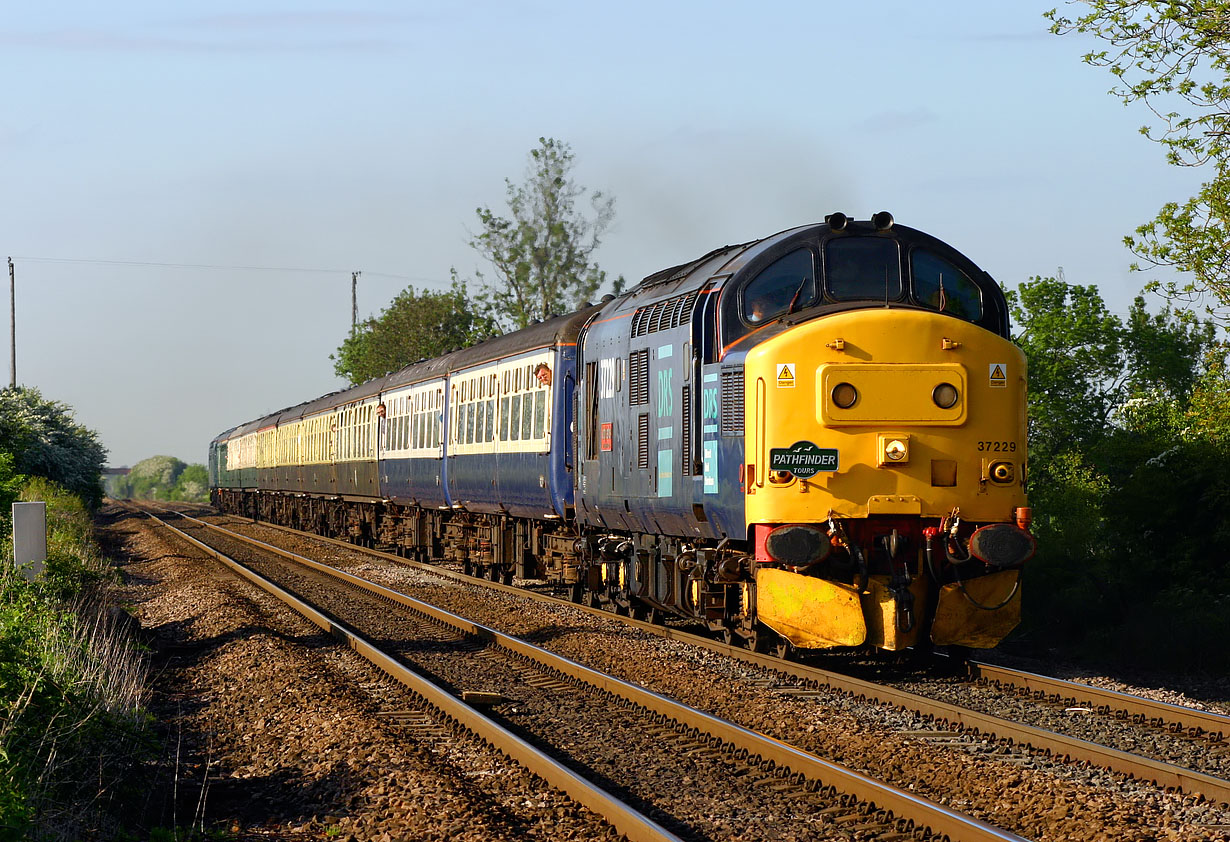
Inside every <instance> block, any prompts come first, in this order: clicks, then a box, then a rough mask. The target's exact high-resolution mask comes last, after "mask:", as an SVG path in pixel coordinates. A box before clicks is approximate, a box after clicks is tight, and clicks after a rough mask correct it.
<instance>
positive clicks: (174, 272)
mask: <svg viewBox="0 0 1230 842" xmlns="http://www.w3.org/2000/svg"><path fill="white" fill-rule="evenodd" d="M1054 4H1055V0H1047V2H1044V3H1041V4H1037V5H1035V4H1034V3H1032V2H1026V0H1013V2H1010V3H989V2H986V0H969V2H967V1H966V0H960V1H959V2H958V0H951V1H947V0H946V1H944V2H936V3H918V2H916V0H915V1H913V2H910V1H908V0H881V2H877V3H875V4H855V3H848V2H846V3H836V2H828V0H810V2H798V3H794V2H773V0H764V2H760V3H757V4H751V3H736V2H705V3H701V2H670V1H669V0H665V2H664V1H663V0H658V2H654V3H646V2H641V0H623V2H620V3H607V4H586V3H578V2H575V0H573V2H554V0H499V2H493V1H492V0H471V2H468V3H465V4H460V3H445V2H412V1H411V0H405V1H404V2H391V0H390V1H389V2H379V1H378V0H372V2H357V3H341V2H338V0H333V2H313V0H296V2H290V0H286V2H272V0H243V2H238V0H213V1H212V2H209V3H204V2H199V0H181V2H177V3H163V2H157V3H155V2H148V3H143V2H125V1H124V0H117V2H114V3H108V4H98V3H87V2H64V3H53V4H34V3H24V4H17V3H9V4H6V9H5V15H4V25H3V27H0V79H2V80H3V81H0V92H2V94H3V104H4V107H3V109H0V257H4V256H12V258H13V266H14V272H15V277H16V321H17V380H18V382H19V383H20V384H23V385H26V386H32V387H37V388H38V389H40V390H41V391H42V393H43V395H44V396H46V397H49V398H53V399H56V400H60V401H63V402H65V403H67V404H69V405H70V406H72V407H73V409H74V413H75V417H76V418H77V420H78V421H79V422H80V423H82V424H84V425H86V426H87V427H90V428H91V429H94V430H96V431H97V432H98V434H99V436H100V438H101V440H102V442H103V444H104V445H105V446H106V447H107V448H108V450H109V453H110V456H109V460H108V461H109V464H110V465H112V466H120V465H132V464H133V463H135V462H137V461H140V460H141V459H144V458H147V457H150V456H153V455H156V454H166V455H172V456H176V457H178V458H180V459H183V460H184V461H187V462H204V461H205V459H206V454H207V449H208V444H209V441H210V440H211V439H212V438H213V437H214V436H215V435H217V434H218V433H219V432H221V431H223V430H225V429H228V428H230V427H232V426H235V425H236V424H238V423H241V422H244V421H247V420H250V419H252V418H255V417H258V416H260V415H263V414H265V413H268V412H272V411H275V410H278V409H280V408H282V407H285V406H289V405H292V404H296V403H299V402H301V401H304V400H307V399H310V398H314V397H316V396H318V395H321V394H324V393H326V392H330V391H333V390H335V389H337V388H340V387H341V386H343V385H344V383H343V381H342V380H341V379H340V378H338V377H336V376H335V375H334V374H333V363H332V361H331V360H330V359H329V356H330V354H331V353H333V352H334V351H335V350H336V349H337V347H338V346H339V345H340V344H341V342H342V340H343V339H344V338H345V336H346V334H347V333H348V331H349V328H350V320H351V298H350V296H351V273H352V272H354V271H359V272H361V275H360V276H359V281H358V306H359V315H360V318H365V317H367V316H370V315H376V314H378V313H379V312H380V310H381V309H382V308H383V307H384V306H386V305H387V304H388V303H389V301H391V300H392V298H393V297H394V296H395V295H396V294H397V293H398V292H399V291H400V290H401V289H403V288H404V287H405V286H407V285H413V286H414V287H415V288H416V289H420V290H422V289H443V288H446V287H447V285H448V279H449V270H450V267H456V268H457V270H458V271H459V272H460V274H461V275H462V276H463V277H472V276H473V274H474V272H475V270H480V271H481V270H482V269H483V264H482V260H481V258H480V257H479V255H478V254H477V253H475V252H474V251H473V250H471V249H470V248H469V247H468V246H467V240H468V239H469V236H470V232H472V231H474V230H476V229H477V222H476V216H475V209H476V208H478V207H480V206H486V207H490V208H491V209H492V210H494V211H497V212H500V211H503V210H504V209H505V208H506V206H505V203H504V202H505V179H506V178H511V179H513V180H514V181H520V180H521V179H522V178H523V176H524V174H525V169H526V162H527V155H528V152H529V150H530V149H531V148H533V147H534V146H536V145H537V143H538V138H540V137H543V136H547V137H554V138H557V139H559V140H562V141H564V142H566V143H568V144H569V145H570V146H571V148H572V151H573V153H574V154H575V156H576V165H575V169H574V177H575V180H576V181H577V182H578V183H579V184H581V185H583V186H585V187H587V188H590V189H594V190H601V191H603V192H604V193H606V194H607V195H610V196H613V197H615V202H616V205H615V207H616V217H615V220H614V223H613V224H612V226H611V227H610V229H609V230H608V231H607V233H606V235H605V237H604V239H603V243H602V245H601V247H600V249H599V250H598V252H597V253H596V255H595V256H596V259H597V261H598V262H599V263H600V265H601V266H602V267H603V268H604V269H605V270H606V271H607V273H608V275H610V276H617V275H623V276H624V277H626V278H627V279H628V280H629V281H636V280H639V279H640V278H641V277H644V276H645V275H648V274H650V273H652V272H654V271H656V270H658V269H661V268H664V267H667V266H672V265H675V264H679V263H683V262H685V261H688V260H691V259H693V258H695V257H699V256H700V255H701V254H704V253H705V252H707V251H709V250H711V249H713V248H715V247H717V246H721V245H724V244H728V243H736V242H744V241H747V240H750V239H755V238H758V237H763V236H767V235H769V234H772V233H774V232H776V231H780V230H782V229H785V228H790V227H793V226H796V225H801V224H805V223H809V222H816V221H820V220H822V219H823V217H824V216H825V215H826V214H828V213H831V212H833V211H838V210H840V211H842V212H844V213H846V214H848V215H850V216H853V217H856V218H860V219H866V218H868V217H869V216H870V215H871V214H872V213H874V212H876V211H879V210H889V211H891V212H892V213H893V215H894V216H895V218H896V219H897V221H898V222H900V223H902V224H905V225H909V226H911V227H914V228H919V229H922V230H924V231H927V232H928V233H931V234H934V235H936V236H938V237H940V238H941V239H944V240H946V241H948V242H949V243H951V244H952V245H954V246H955V247H956V248H958V249H959V250H961V251H962V252H964V253H965V254H966V255H967V256H969V257H970V258H972V259H973V260H974V261H975V262H976V263H978V264H979V265H980V266H981V267H982V268H984V269H986V270H987V271H988V272H990V273H991V275H992V276H993V277H994V278H996V280H998V281H999V282H1000V283H1001V284H1002V285H1004V286H1005V287H1015V286H1017V285H1018V284H1020V283H1021V282H1022V281H1026V280H1028V279H1029V278H1030V277H1032V276H1035V275H1054V274H1056V272H1057V271H1058V269H1059V267H1063V272H1064V276H1065V277H1066V279H1067V280H1068V281H1069V282H1070V283H1079V284H1095V285H1097V286H1098V287H1099V289H1100V290H1101V292H1102V295H1103V297H1104V298H1105V300H1106V301H1107V303H1108V305H1109V306H1110V309H1111V310H1112V311H1115V312H1119V313H1123V312H1126V311H1127V309H1128V307H1129V306H1130V304H1131V301H1132V299H1133V297H1134V296H1135V295H1136V294H1137V293H1138V292H1139V291H1140V289H1141V287H1142V286H1143V285H1144V283H1145V282H1146V281H1147V280H1149V279H1150V278H1151V277H1162V278H1165V276H1158V275H1156V274H1145V273H1139V272H1131V271H1129V265H1130V263H1131V261H1132V257H1131V255H1130V254H1129V253H1128V251H1127V250H1126V248H1125V247H1124V245H1123V237H1124V235H1125V234H1128V233H1131V232H1132V231H1133V230H1134V229H1135V228H1136V226H1138V225H1140V224H1141V223H1143V222H1145V221H1147V220H1148V219H1150V218H1151V217H1152V216H1153V215H1154V214H1155V213H1156V212H1157V210H1158V208H1159V207H1160V206H1161V205H1162V204H1163V203H1165V202H1167V201H1172V200H1182V199H1184V198H1186V197H1187V196H1190V195H1191V194H1192V193H1193V192H1194V191H1195V189H1196V188H1197V187H1198V185H1199V181H1200V179H1199V175H1200V174H1199V173H1198V172H1194V171H1191V170H1184V169H1178V168H1174V167H1171V166H1168V165H1167V164H1166V162H1165V160H1164V156H1163V151H1162V150H1161V149H1160V148H1159V147H1158V146H1157V145H1156V144H1154V143H1151V142H1150V141H1149V140H1147V139H1146V138H1144V137H1142V136H1141V135H1140V134H1139V133H1138V131H1137V130H1138V128H1139V127H1140V126H1141V125H1143V124H1144V123H1146V122H1147V121H1148V118H1149V116H1150V115H1149V114H1148V113H1147V112H1145V111H1144V110H1143V108H1142V107H1139V106H1134V107H1125V106H1124V105H1123V104H1122V103H1121V102H1120V101H1119V100H1117V99H1115V98H1114V97H1112V96H1110V95H1109V94H1108V93H1107V92H1108V90H1109V89H1110V87H1111V85H1112V81H1113V80H1112V79H1111V77H1110V76H1109V74H1107V73H1106V71H1104V70H1101V69H1096V68H1092V67H1088V66H1086V65H1084V64H1083V63H1082V62H1081V56H1082V55H1083V54H1084V53H1085V52H1087V51H1088V50H1090V49H1092V48H1094V47H1096V46H1097V42H1096V41H1094V40H1093V39H1092V38H1089V37H1086V36H1075V35H1068V36H1064V37H1058V36H1055V35H1051V34H1050V33H1049V32H1048V29H1047V25H1048V24H1047V21H1046V20H1044V19H1043V17H1042V14H1043V12H1045V11H1046V10H1047V9H1049V8H1051V7H1052V6H1053V5H1054ZM1080 8H1082V7H1080V6H1077V7H1075V8H1074V9H1073V10H1072V11H1073V13H1077V12H1079V10H1080ZM2 356H3V357H4V358H6V360H7V357H8V354H7V353H4V354H3V355H2ZM5 369H7V366H4V367H0V375H5V374H6V373H7V372H6V371H5ZM5 382H7V377H6V379H5Z"/></svg>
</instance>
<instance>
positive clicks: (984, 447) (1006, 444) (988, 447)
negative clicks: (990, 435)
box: [978, 441, 1016, 453]
mask: <svg viewBox="0 0 1230 842" xmlns="http://www.w3.org/2000/svg"><path fill="white" fill-rule="evenodd" d="M978 450H979V451H980V452H985V451H989V452H991V453H1015V452H1016V442H1014V441H980V442H978Z"/></svg>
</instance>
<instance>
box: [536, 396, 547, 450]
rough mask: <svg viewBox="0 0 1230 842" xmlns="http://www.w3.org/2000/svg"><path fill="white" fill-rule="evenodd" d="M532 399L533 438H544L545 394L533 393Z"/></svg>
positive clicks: (545, 428)
mask: <svg viewBox="0 0 1230 842" xmlns="http://www.w3.org/2000/svg"><path fill="white" fill-rule="evenodd" d="M534 394H535V398H534V438H536V439H541V438H546V435H547V394H548V393H547V392H546V391H545V390H543V391H538V392H535V393H534Z"/></svg>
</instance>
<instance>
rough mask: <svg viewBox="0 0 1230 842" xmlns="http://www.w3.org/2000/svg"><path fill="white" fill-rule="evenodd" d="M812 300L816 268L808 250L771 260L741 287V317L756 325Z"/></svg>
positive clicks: (792, 310)
mask: <svg viewBox="0 0 1230 842" xmlns="http://www.w3.org/2000/svg"><path fill="white" fill-rule="evenodd" d="M815 297H816V269H815V262H814V261H813V260H812V254H811V250H810V249H805V248H802V249H796V250H794V251H792V252H790V253H789V254H787V255H786V256H785V257H781V258H779V259H777V260H775V261H774V262H773V263H771V264H769V266H768V267H767V268H766V269H764V270H763V271H762V272H761V273H760V274H759V275H757V276H756V277H755V278H753V279H752V280H751V282H750V283H748V285H747V286H745V287H744V288H743V318H744V320H745V321H747V322H749V323H750V324H760V323H762V322H766V321H768V320H770V319H773V318H776V317H778V316H782V315H785V314H787V313H791V312H794V311H795V310H800V309H802V308H803V307H805V306H807V305H808V304H810V303H811V302H812V300H813V299H815Z"/></svg>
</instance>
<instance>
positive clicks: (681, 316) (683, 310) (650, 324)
mask: <svg viewBox="0 0 1230 842" xmlns="http://www.w3.org/2000/svg"><path fill="white" fill-rule="evenodd" d="M699 297H700V293H698V292H697V291H696V290H693V291H692V292H685V293H683V294H681V295H676V296H674V297H673V298H664V299H662V300H661V301H655V302H654V303H653V304H646V305H645V306H644V307H639V308H637V311H636V312H635V313H634V314H633V315H632V325H631V329H632V337H633V338H634V339H635V338H636V337H638V336H645V335H646V334H650V333H657V332H658V331H660V330H670V329H671V328H676V327H679V325H681V324H686V323H687V322H688V320H689V319H691V317H692V311H693V310H694V309H695V308H696V299H697V298H699Z"/></svg>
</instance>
